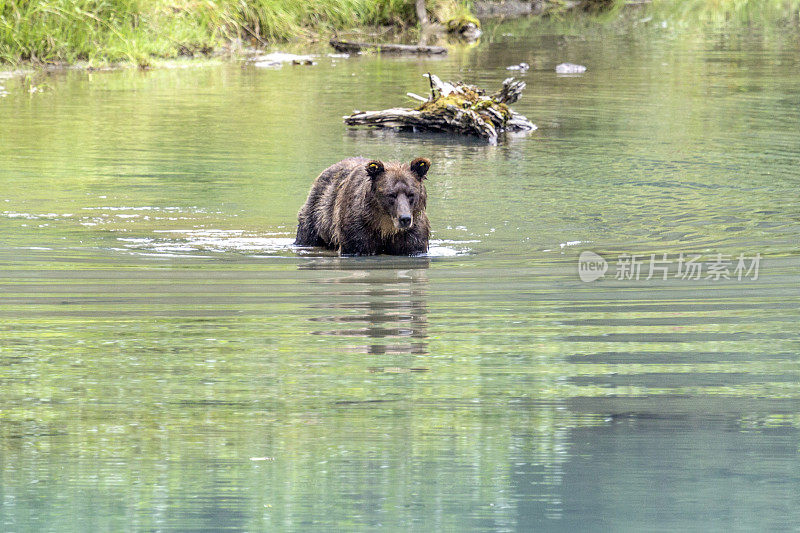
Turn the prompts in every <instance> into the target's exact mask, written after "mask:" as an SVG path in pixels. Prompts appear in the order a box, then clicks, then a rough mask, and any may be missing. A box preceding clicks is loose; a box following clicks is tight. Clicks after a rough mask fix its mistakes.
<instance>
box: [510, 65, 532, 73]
mask: <svg viewBox="0 0 800 533" xmlns="http://www.w3.org/2000/svg"><path fill="white" fill-rule="evenodd" d="M529 68H531V66H530V65H529V64H527V63H520V64H519V65H511V66H510V67H506V70H520V71H522V72H525V71H526V70H528V69H529Z"/></svg>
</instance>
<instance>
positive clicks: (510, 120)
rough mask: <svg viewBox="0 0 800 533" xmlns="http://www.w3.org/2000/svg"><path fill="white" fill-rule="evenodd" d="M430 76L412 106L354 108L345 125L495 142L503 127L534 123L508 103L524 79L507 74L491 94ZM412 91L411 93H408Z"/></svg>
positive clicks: (525, 126)
mask: <svg viewBox="0 0 800 533" xmlns="http://www.w3.org/2000/svg"><path fill="white" fill-rule="evenodd" d="M426 76H428V78H429V80H430V86H431V96H430V97H429V98H428V99H423V98H422V97H420V96H418V95H415V94H414V95H413V98H414V99H417V100H424V101H423V102H422V104H421V105H420V106H419V107H418V108H416V109H409V108H405V107H394V108H391V109H384V110H383V111H355V112H354V113H353V114H352V115H348V116H346V117H343V118H344V122H345V124H347V125H348V126H372V127H378V128H396V129H401V130H427V131H443V132H451V133H459V134H466V135H476V136H478V137H481V138H483V139H486V140H487V141H488V142H489V143H490V144H497V139H498V135H499V134H500V133H502V132H504V131H531V130H535V129H536V125H534V124H533V123H531V122H530V121H529V120H528V119H527V118H525V117H524V116H522V115H520V114H519V113H516V112H515V111H513V110H511V109H510V108H509V107H508V105H507V104H508V102H515V101H516V100H517V99H518V98H519V96H520V94H521V93H522V90H523V89H524V88H525V83H524V82H520V81H515V80H514V78H508V79H506V80H505V81H504V82H503V88H502V89H501V90H500V91H498V92H497V93H495V94H494V95H492V96H486V95H485V93H484V91H483V90H482V89H480V88H478V87H475V86H473V85H467V84H464V83H455V84H454V83H448V82H443V81H442V80H441V79H439V78H438V77H437V76H436V75H434V74H426ZM408 94H409V95H412V94H413V93H408Z"/></svg>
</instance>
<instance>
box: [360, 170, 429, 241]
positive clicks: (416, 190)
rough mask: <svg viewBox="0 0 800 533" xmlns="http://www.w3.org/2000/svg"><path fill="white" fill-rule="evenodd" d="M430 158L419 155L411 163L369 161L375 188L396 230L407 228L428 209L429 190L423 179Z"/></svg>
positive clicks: (380, 204)
mask: <svg viewBox="0 0 800 533" xmlns="http://www.w3.org/2000/svg"><path fill="white" fill-rule="evenodd" d="M430 167H431V162H430V161H429V160H428V159H425V158H423V157H418V158H417V159H415V160H413V161H412V162H411V163H408V164H406V163H383V162H381V161H370V162H369V163H367V168H366V170H367V174H368V175H369V177H370V178H371V179H372V190H373V192H374V194H375V200H376V203H377V204H378V206H380V209H382V211H383V213H382V215H383V216H385V217H388V218H389V219H391V223H392V227H393V228H394V231H395V232H398V231H406V230H407V229H409V228H411V227H412V226H413V225H414V217H415V216H417V215H418V214H419V213H421V212H423V211H425V205H426V203H427V200H428V194H427V191H426V190H425V184H424V183H422V181H423V180H424V179H425V175H426V174H427V173H428V169H429V168H430Z"/></svg>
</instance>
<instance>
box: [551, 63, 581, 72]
mask: <svg viewBox="0 0 800 533" xmlns="http://www.w3.org/2000/svg"><path fill="white" fill-rule="evenodd" d="M556 72H557V73H558V74H583V73H584V72H586V67H584V66H583V65H576V64H575V63H561V64H560V65H558V66H556Z"/></svg>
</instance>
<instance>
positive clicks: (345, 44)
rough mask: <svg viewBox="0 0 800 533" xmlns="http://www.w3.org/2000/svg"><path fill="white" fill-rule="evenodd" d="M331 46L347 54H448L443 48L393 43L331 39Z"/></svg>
mask: <svg viewBox="0 0 800 533" xmlns="http://www.w3.org/2000/svg"><path fill="white" fill-rule="evenodd" d="M330 42H331V46H333V47H334V48H335V49H336V51H337V52H342V53H345V54H357V53H359V52H364V51H367V50H374V51H376V52H378V53H380V54H446V53H447V48H444V47H442V46H422V45H419V46H418V45H414V44H391V43H388V44H386V43H384V44H381V43H356V42H352V41H340V40H338V39H331V41H330Z"/></svg>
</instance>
